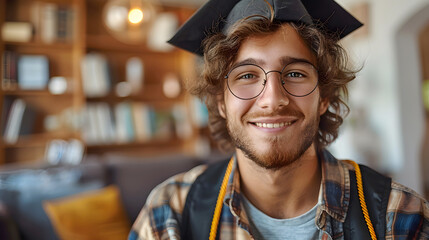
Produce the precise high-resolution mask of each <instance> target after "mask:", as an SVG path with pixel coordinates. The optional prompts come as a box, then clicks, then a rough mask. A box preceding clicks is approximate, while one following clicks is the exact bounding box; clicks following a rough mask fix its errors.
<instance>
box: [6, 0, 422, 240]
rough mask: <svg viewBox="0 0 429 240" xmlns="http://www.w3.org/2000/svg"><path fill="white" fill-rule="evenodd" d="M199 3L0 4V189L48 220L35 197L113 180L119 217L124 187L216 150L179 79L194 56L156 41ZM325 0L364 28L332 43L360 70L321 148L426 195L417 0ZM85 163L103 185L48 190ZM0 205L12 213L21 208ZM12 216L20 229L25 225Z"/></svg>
mask: <svg viewBox="0 0 429 240" xmlns="http://www.w3.org/2000/svg"><path fill="white" fill-rule="evenodd" d="M205 1H206V0H86V1H85V0H38V1H33V0H1V1H0V26H1V39H0V53H1V55H2V58H1V59H0V61H1V64H0V65H1V69H0V75H1V76H2V79H1V90H0V106H2V110H1V127H2V139H1V142H0V191H9V192H14V191H15V192H20V194H22V192H23V191H24V192H25V191H29V189H33V190H34V191H35V192H38V193H40V192H44V191H45V193H49V194H48V195H49V197H47V196H43V197H40V199H39V200H38V204H39V205H38V207H39V208H38V209H39V210H37V211H39V212H38V213H37V214H39V215H43V217H44V221H45V222H46V223H49V221H48V219H47V217H46V214H45V210H46V208H45V210H44V209H42V207H41V206H40V204H42V203H44V201H45V200H52V199H55V198H57V197H63V196H69V195H71V194H72V193H78V192H83V190H84V189H100V188H101V187H104V186H106V185H108V184H112V183H114V184H117V185H118V184H119V185H121V184H122V185H121V186H122V187H121V186H120V187H119V192H120V198H121V199H122V201H123V202H124V204H125V205H126V206H125V208H126V213H127V214H128V217H129V219H130V220H131V222H132V221H133V220H134V219H135V217H136V214H137V213H138V210H139V209H140V207H141V206H142V204H143V203H144V199H145V198H146V196H147V195H146V194H147V193H145V194H144V195H143V196H137V197H136V196H131V197H130V196H124V194H125V195H126V194H127V193H131V192H135V191H139V190H138V189H140V187H141V186H144V187H145V188H148V189H150V188H152V187H153V186H155V185H156V184H157V183H158V182H159V181H161V180H162V179H165V178H167V177H168V176H169V175H171V174H173V173H175V172H177V171H179V170H183V171H184V170H186V169H187V168H189V167H191V166H194V165H196V164H199V163H201V162H207V161H211V160H213V159H217V158H222V154H220V153H219V152H218V150H217V149H216V146H215V144H214V143H213V142H212V141H211V140H210V136H209V133H208V129H207V121H208V116H207V110H206V109H205V107H204V105H203V104H202V103H201V102H200V101H199V100H198V99H196V98H194V97H192V96H191V95H190V94H188V93H187V92H186V90H185V89H184V82H186V81H187V80H189V79H195V78H197V77H198V76H199V70H200V68H201V59H198V58H196V57H195V56H192V54H189V53H187V52H184V51H182V50H179V49H175V48H173V47H171V46H170V45H168V44H166V43H165V41H166V40H168V39H169V38H170V37H171V36H172V35H173V34H174V33H175V31H176V30H177V29H178V27H179V26H180V25H182V24H183V23H184V22H185V20H186V19H188V18H189V17H190V16H191V15H192V14H193V13H194V12H195V10H196V9H198V8H199V7H200V6H201V5H202V4H203V3H204V2H205ZM337 2H338V3H339V4H340V5H342V6H343V7H345V8H346V9H348V10H349V11H351V12H352V14H354V15H355V16H356V17H357V18H358V19H359V20H360V21H362V22H363V23H364V24H365V25H364V27H363V28H361V29H359V30H357V31H356V32H354V33H352V34H351V35H349V36H348V37H346V38H345V39H343V40H342V42H341V43H342V45H343V46H344V47H345V48H346V49H347V51H348V52H349V56H350V64H352V65H353V66H355V68H356V69H359V68H362V70H361V71H360V72H359V73H358V75H357V78H356V80H355V81H353V82H352V83H351V84H350V89H349V99H348V104H349V106H350V108H351V112H350V115H349V116H348V118H347V119H346V121H345V123H344V124H343V126H342V127H341V130H340V137H339V139H338V140H337V141H336V142H335V143H334V144H333V145H332V146H330V147H329V148H330V150H331V151H332V152H333V153H334V155H335V156H336V157H338V158H340V159H353V160H355V161H357V162H359V163H363V164H366V165H369V166H371V167H373V168H375V169H377V170H378V171H380V172H382V173H385V174H388V175H390V176H392V177H393V179H394V180H396V181H398V182H400V183H402V184H405V185H407V186H409V187H411V188H413V189H415V190H416V191H417V192H418V193H420V194H423V195H426V197H428V196H429V195H428V194H429V174H427V172H428V171H429V127H428V126H429V125H428V123H429V1H427V0H410V1H407V3H404V1H401V0H338V1H337ZM166 159H167V160H166ZM174 159H188V160H187V161H186V162H185V163H183V164H178V162H180V161H179V160H177V161H176V162H174ZM189 159H192V160H189ZM142 162H143V166H139V167H137V165H136V164H142ZM124 163H127V164H128V163H130V164H128V165H127V166H126V167H124V166H123V165H125V164H124ZM88 164H89V165H88ZM94 164H95V165H97V164H98V165H102V166H103V167H102V168H103V171H101V173H100V172H98V170H97V171H95V172H96V173H98V174H101V175H102V177H101V178H102V179H103V181H102V183H97V184H98V185H97V184H95V185H85V186H86V187H84V188H82V187H79V189H78V190H77V189H74V188H73V189H74V190H73V191H71V190H70V191H66V190H64V193H61V194H60V193H59V192H60V191H59V189H65V188H64V186H65V185H61V184H62V183H64V184H66V185H67V184H69V185H67V186H71V185H70V184H75V185H76V183H79V186H82V181H83V182H85V181H87V182H91V181H89V180H88V178H87V177H88V176H92V177H90V178H91V179H93V178H94V176H98V175H97V174H94V172H91V171H93V170H90V171H89V173H88V172H87V171H88V169H92V168H93V165H94ZM162 164H164V165H162ZM88 166H89V167H88ZM106 166H107V169H108V171H107V172H106V171H104V170H105V168H106ZM112 166H114V167H113V169H114V170H112ZM118 166H120V167H118ZM123 168H126V169H127V170H126V171H125V170H123ZM76 169H78V171H75V170H76ZM118 169H121V171H119V170H118ZM137 169H140V170H139V171H137ZM142 169H143V170H142ZM112 171H113V172H112ZM144 171H146V173H147V175H145V176H143V175H144V174H143V172H144ZM119 173H121V174H122V175H120V174H119ZM112 174H113V175H112ZM115 174H119V175H115ZM48 176H49V177H48ZM112 176H113V177H112ZM124 176H126V177H128V178H129V179H128V180H127V181H129V182H126V181H122V180H121V179H122V177H124ZM131 176H133V178H130V177H131ZM139 176H140V177H145V179H144V180H143V179H139V178H138V177H139ZM82 179H83V180H82ZM106 179H108V180H106ZM147 179H151V180H152V182H151V183H149V182H147V184H145V183H146V181H147ZM98 180H99V179H98ZM121 181H122V182H121ZM53 182H55V184H53ZM60 182H61V184H59V183H60ZM125 183H127V184H125ZM43 184H44V185H43ZM75 185H73V186H75ZM35 186H38V187H35ZM127 186H128V187H127ZM146 191H148V190H146ZM32 194H33V195H28V196H27V195H21V198H19V199H21V200H22V199H25V198H23V196H24V197H25V196H27V197H28V198H34V194H35V193H32ZM15 195H16V194H15ZM15 195H13V196H14V197H9V200H8V199H7V198H8V197H5V196H7V195H4V194H3V199H1V198H0V202H1V201H3V202H6V203H7V202H8V201H9V202H13V201H15V200H16V199H17V198H16V196H15ZM130 199H133V200H130ZM22 201H24V200H22ZM129 201H134V202H133V203H132V204H131V205H133V204H134V206H133V207H131V208H130V207H128V204H130V203H129ZM24 202H25V201H24ZM24 202H22V204H21V205H22V206H24V205H25V204H24ZM25 203H28V202H25ZM5 206H6V207H4V209H6V210H5V211H4V212H11V214H12V215H13V216H15V217H16V216H17V217H18V218H19V217H20V216H21V219H22V215H20V214H24V212H25V211H24V210H23V209H19V208H18V207H17V206H16V205H14V206H13V207H12V208H11V207H10V206H9V205H8V204H6V205H5ZM22 206H21V207H22ZM25 206H27V205H25ZM27 207H28V206H27ZM1 209H2V207H1V204H0V213H1V212H2V211H1ZM11 209H12V210H11ZM37 214H36V215H37ZM0 215H1V214H0ZM26 218H29V217H28V216H27V217H26ZM35 219H37V218H36V217H35ZM50 219H51V222H55V221H53V220H52V219H55V217H53V216H52V215H50ZM39 222H40V221H39ZM0 223H1V216H0ZM33 224H34V223H33ZM0 225H1V224H0ZM17 225H18V228H19V231H18V232H19V234H18V235H20V236H21V237H22V236H25V235H26V234H23V233H22V232H20V231H22V227H23V226H24V228H25V226H28V225H29V224H28V221H27V222H24V223H19V221H18V224H17ZM30 225H31V224H30ZM54 225H55V223H54ZM55 226H56V227H55V230H56V233H57V234H58V233H59V234H60V235H61V238H63V239H65V237H64V236H65V235H64V232H62V233H61V231H59V230H58V228H57V226H58V225H55ZM0 228H1V226H0ZM51 228H52V226H51ZM50 230H52V229H50ZM15 235H16V234H15ZM66 235H67V234H66ZM28 236H31V234H30V235H28ZM0 237H1V236H0ZM41 237H42V238H38V239H48V238H44V237H45V236H41ZM2 239H3V238H2ZM23 239H25V237H23ZM29 239H31V238H29ZM75 239H78V238H75Z"/></svg>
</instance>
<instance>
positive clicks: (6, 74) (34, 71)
mask: <svg viewBox="0 0 429 240" xmlns="http://www.w3.org/2000/svg"><path fill="white" fill-rule="evenodd" d="M2 68H3V69H2V72H3V79H2V84H1V85H2V89H3V90H15V89H16V88H17V87H19V89H21V90H42V89H46V86H47V84H48V80H49V59H48V57H47V56H45V55H26V54H23V55H18V54H17V53H15V52H12V51H5V52H4V53H3V66H2Z"/></svg>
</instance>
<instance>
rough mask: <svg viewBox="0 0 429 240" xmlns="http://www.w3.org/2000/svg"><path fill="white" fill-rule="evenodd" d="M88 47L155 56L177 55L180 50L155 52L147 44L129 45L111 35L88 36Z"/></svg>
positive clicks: (90, 48)
mask: <svg viewBox="0 0 429 240" xmlns="http://www.w3.org/2000/svg"><path fill="white" fill-rule="evenodd" d="M86 47H87V48H88V49H89V50H93V51H94V50H95V51H97V50H100V51H109V52H111V51H115V52H122V53H134V54H153V55H167V56H168V55H172V54H175V53H177V52H178V51H179V50H177V49H174V50H172V51H169V52H159V51H153V50H151V49H149V48H147V47H146V43H144V42H142V43H140V44H127V43H123V42H121V41H118V40H116V39H114V38H113V37H111V36H110V35H107V34H106V35H87V36H86Z"/></svg>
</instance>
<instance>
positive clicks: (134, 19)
mask: <svg viewBox="0 0 429 240" xmlns="http://www.w3.org/2000/svg"><path fill="white" fill-rule="evenodd" d="M142 20H143V12H142V10H141V9H139V8H133V9H131V10H130V12H129V13H128V21H130V22H131V23H134V24H138V23H140V22H141V21H142Z"/></svg>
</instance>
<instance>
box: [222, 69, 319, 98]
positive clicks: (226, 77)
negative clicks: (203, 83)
mask: <svg viewBox="0 0 429 240" xmlns="http://www.w3.org/2000/svg"><path fill="white" fill-rule="evenodd" d="M292 63H296V62H291V63H288V64H286V65H284V66H283V68H282V70H281V71H278V70H271V71H268V72H265V69H263V68H262V67H261V66H259V65H257V64H254V63H244V64H240V65H237V66H234V67H233V68H231V70H229V72H228V73H227V74H226V75H225V77H224V78H225V79H226V85H227V87H228V90H229V92H231V94H232V95H234V97H236V98H238V99H241V100H252V99H254V98H257V97H259V95H261V93H262V92H263V91H264V89H265V86H266V84H267V81H268V73H272V72H277V73H279V74H280V76H282V73H283V70H284V69H285V68H286V67H287V66H288V65H289V64H292ZM305 63H307V64H310V65H311V66H312V67H313V68H314V69H315V70H316V72H317V81H316V85H315V86H314V88H313V89H312V90H311V91H310V92H309V93H307V94H304V95H295V94H292V93H290V92H289V91H288V90H287V89H286V88H285V86H284V85H285V81H284V80H283V77H281V83H282V88H283V89H284V90H285V91H286V92H287V93H288V94H289V95H291V96H294V97H306V96H308V95H310V94H312V93H313V92H314V91H315V90H316V88H317V87H318V86H319V70H318V69H317V68H316V67H315V66H314V65H313V64H311V63H309V62H305ZM248 65H253V66H255V67H258V68H260V69H261V70H262V72H264V74H265V79H264V82H263V83H262V85H263V86H264V87H263V88H262V89H261V91H260V92H259V93H258V94H257V95H256V96H254V97H251V98H242V97H239V96H237V95H236V94H235V93H234V92H233V91H232V90H231V88H230V87H229V81H228V77H229V75H230V74H231V72H232V71H234V69H236V68H238V67H241V66H248Z"/></svg>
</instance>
